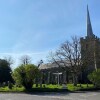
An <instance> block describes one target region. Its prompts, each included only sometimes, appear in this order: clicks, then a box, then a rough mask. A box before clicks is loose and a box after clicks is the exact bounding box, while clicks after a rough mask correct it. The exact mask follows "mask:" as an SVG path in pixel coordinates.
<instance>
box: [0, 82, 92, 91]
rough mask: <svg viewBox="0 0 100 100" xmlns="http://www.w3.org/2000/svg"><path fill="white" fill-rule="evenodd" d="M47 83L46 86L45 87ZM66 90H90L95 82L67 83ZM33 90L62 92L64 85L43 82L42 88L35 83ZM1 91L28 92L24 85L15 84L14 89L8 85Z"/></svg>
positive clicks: (0, 88)
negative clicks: (75, 84) (16, 85)
mask: <svg viewBox="0 0 100 100" xmlns="http://www.w3.org/2000/svg"><path fill="white" fill-rule="evenodd" d="M44 85H45V87H44ZM66 87H67V88H66V91H78V90H89V89H94V85H93V84H88V87H87V84H81V86H80V84H78V85H77V86H74V85H73V84H67V85H66ZM30 91H31V92H35V91H36V92H56V91H57V92H58V91H59V92H60V91H63V89H62V85H59V86H58V85H52V84H49V85H47V84H42V88H40V85H39V86H38V87H36V85H35V84H34V85H33V88H32V89H31V90H30ZM0 92H26V90H25V88H24V87H20V88H19V87H17V88H16V87H15V86H13V88H12V89H9V88H8V87H7V86H6V87H0Z"/></svg>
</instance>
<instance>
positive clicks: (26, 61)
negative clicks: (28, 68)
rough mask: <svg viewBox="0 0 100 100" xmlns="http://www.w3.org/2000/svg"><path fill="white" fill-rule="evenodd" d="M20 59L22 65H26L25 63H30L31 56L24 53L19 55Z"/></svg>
mask: <svg viewBox="0 0 100 100" xmlns="http://www.w3.org/2000/svg"><path fill="white" fill-rule="evenodd" d="M20 60H21V63H22V64H23V65H27V64H30V62H31V57H30V56H28V55H24V56H22V57H21V59H20Z"/></svg>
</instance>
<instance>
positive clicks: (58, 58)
mask: <svg viewBox="0 0 100 100" xmlns="http://www.w3.org/2000/svg"><path fill="white" fill-rule="evenodd" d="M49 61H51V62H52V63H56V64H57V65H58V66H59V67H62V68H64V67H65V68H66V70H68V71H69V72H71V73H72V76H73V83H74V85H77V78H78V75H79V74H80V73H81V72H82V69H83V66H82V60H81V45H80V40H79V39H78V38H77V37H76V36H75V37H72V41H71V42H70V41H66V42H64V43H63V44H61V46H60V48H59V49H58V50H56V52H55V53H51V54H50V55H49Z"/></svg>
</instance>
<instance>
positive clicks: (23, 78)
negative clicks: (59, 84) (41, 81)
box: [12, 64, 40, 89]
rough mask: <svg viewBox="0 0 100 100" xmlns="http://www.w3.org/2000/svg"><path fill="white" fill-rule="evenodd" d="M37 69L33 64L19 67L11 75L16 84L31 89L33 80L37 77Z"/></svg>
mask: <svg viewBox="0 0 100 100" xmlns="http://www.w3.org/2000/svg"><path fill="white" fill-rule="evenodd" d="M39 73H40V72H39V70H38V68H37V67H36V66H35V65H33V64H27V65H21V66H19V67H18V68H16V69H15V70H14V72H13V74H12V76H13V78H14V80H15V82H16V84H18V85H22V86H24V87H25V88H26V89H31V88H32V86H33V83H34V80H35V79H36V78H37V77H38V76H39Z"/></svg>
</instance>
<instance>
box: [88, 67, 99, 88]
mask: <svg viewBox="0 0 100 100" xmlns="http://www.w3.org/2000/svg"><path fill="white" fill-rule="evenodd" d="M88 78H89V80H90V81H91V82H92V83H93V84H94V85H95V87H100V69H98V70H97V71H93V72H92V73H90V74H89V75H88Z"/></svg>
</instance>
